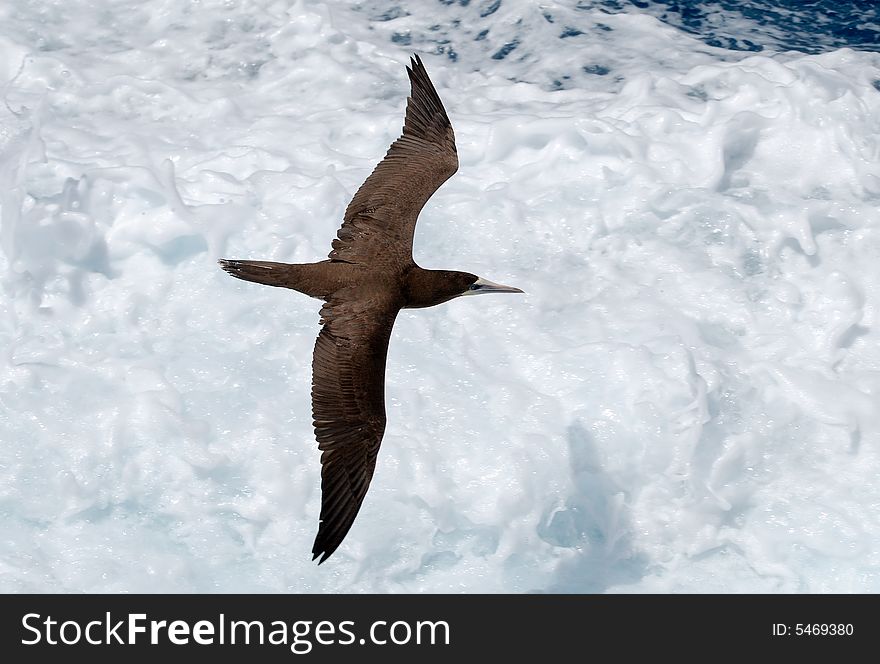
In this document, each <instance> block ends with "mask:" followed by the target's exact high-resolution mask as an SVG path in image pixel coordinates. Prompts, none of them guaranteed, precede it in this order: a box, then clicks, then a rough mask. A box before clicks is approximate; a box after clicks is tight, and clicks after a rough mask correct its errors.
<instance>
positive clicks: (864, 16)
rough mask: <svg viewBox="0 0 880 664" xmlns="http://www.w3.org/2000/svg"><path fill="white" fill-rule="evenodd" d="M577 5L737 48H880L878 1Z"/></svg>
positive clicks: (614, 0) (603, 0) (655, 0)
mask: <svg viewBox="0 0 880 664" xmlns="http://www.w3.org/2000/svg"><path fill="white" fill-rule="evenodd" d="M578 7H581V8H584V9H601V10H603V11H607V12H609V13H617V12H624V11H627V12H632V11H642V12H645V13H648V14H651V15H652V16H656V17H657V18H659V19H660V20H661V21H664V22H665V23H668V24H670V25H674V26H675V27H677V28H680V29H681V30H684V31H686V32H689V33H691V34H693V35H695V36H697V37H699V38H700V39H701V40H703V41H704V42H706V43H707V44H709V45H711V46H720V47H722V48H729V49H734V50H741V51H763V50H764V49H772V50H777V51H779V50H794V51H803V52H804V53H821V52H823V51H830V50H834V49H837V48H841V47H844V46H848V47H850V48H854V49H857V50H864V51H880V0H746V1H744V2H732V1H731V0H715V2H686V1H680V0H650V1H648V0H582V1H581V2H578Z"/></svg>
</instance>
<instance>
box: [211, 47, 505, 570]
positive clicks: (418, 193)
mask: <svg viewBox="0 0 880 664" xmlns="http://www.w3.org/2000/svg"><path fill="white" fill-rule="evenodd" d="M407 71H408V73H409V76H410V81H411V84H412V93H411V95H410V98H409V100H408V103H407V109H406V120H405V124H404V128H403V134H402V135H401V136H400V138H398V139H397V140H396V141H395V142H394V143H393V144H392V145H391V148H390V149H389V150H388V154H387V155H386V156H385V158H384V159H383V160H382V161H381V162H380V163H379V165H378V166H376V168H375V170H374V171H373V173H372V174H371V175H370V176H369V177H368V178H367V180H366V181H365V182H364V184H363V185H362V186H361V187H360V189H359V190H358V191H357V193H356V194H355V196H354V198H353V199H352V201H351V202H350V203H349V205H348V207H347V209H346V211H345V216H344V220H343V224H342V227H341V228H340V229H339V231H338V233H337V238H336V239H335V240H334V241H333V245H332V251H331V252H330V255H329V258H328V259H327V260H324V261H321V262H317V263H307V264H299V265H291V264H287V263H275V262H268V261H247V260H221V261H220V264H221V266H222V267H223V269H224V270H226V271H227V272H228V273H229V274H231V275H232V276H234V277H238V278H239V279H244V280H246V281H253V282H256V283H261V284H266V285H270V286H280V287H284V288H291V289H293V290H297V291H299V292H301V293H305V294H306V295H309V296H311V297H315V298H318V299H321V300H323V301H324V306H323V307H322V308H321V325H322V329H321V332H320V334H319V335H318V339H317V341H316V342H315V349H314V355H313V360H312V416H313V418H314V426H315V436H316V438H317V439H318V448H319V449H320V450H321V465H322V471H321V489H322V498H321V524H320V527H319V529H318V535H317V537H316V539H315V545H314V547H313V549H312V553H313V554H314V557H315V558H318V557H320V558H321V560H320V561H319V562H324V560H326V559H327V558H328V557H329V556H330V555H331V554H332V553H333V552H334V551H335V550H336V548H337V547H338V546H339V544H340V543H341V542H342V540H343V538H344V537H345V535H346V533H348V530H349V529H350V528H351V525H352V523H353V522H354V518H355V516H356V515H357V513H358V510H359V509H360V506H361V503H362V502H363V499H364V496H365V495H366V492H367V488H368V487H369V483H370V480H371V479H372V476H373V470H374V469H375V466H376V456H377V454H378V451H379V445H380V443H381V441H382V436H383V434H384V432H385V359H386V355H387V352H388V342H389V340H390V338H391V330H392V328H393V326H394V320H395V318H396V317H397V313H398V312H399V311H400V310H401V309H406V308H421V307H430V306H433V305H436V304H441V303H442V302H446V301H448V300H451V299H453V298H455V297H458V296H460V295H470V294H476V293H480V292H522V291H520V290H519V289H516V288H511V287H509V286H502V285H500V284H493V283H492V282H490V281H486V280H484V279H480V278H478V277H477V276H476V275H473V274H470V273H467V272H454V271H449V270H425V269H422V268H421V267H419V266H418V265H416V263H415V261H414V260H413V257H412V241H413V235H414V233H415V226H416V220H417V218H418V214H419V212H420V211H421V209H422V207H423V206H424V204H425V202H426V201H427V200H428V199H429V198H430V197H431V195H432V194H433V193H434V192H435V191H436V190H437V188H439V187H440V185H441V184H443V183H444V182H445V181H446V180H447V179H449V177H451V176H452V174H453V173H455V171H456V170H457V169H458V156H457V153H456V149H455V137H454V134H453V132H452V126H451V125H450V123H449V118H448V117H447V116H446V111H445V110H444V109H443V105H442V103H441V102H440V98H439V96H438V95H437V92H436V90H435V89H434V86H433V85H432V84H431V81H430V79H429V78H428V74H427V72H426V71H425V68H424V66H423V65H422V63H421V60H420V59H419V58H418V57H417V56H416V57H415V58H414V59H413V62H412V64H411V69H407Z"/></svg>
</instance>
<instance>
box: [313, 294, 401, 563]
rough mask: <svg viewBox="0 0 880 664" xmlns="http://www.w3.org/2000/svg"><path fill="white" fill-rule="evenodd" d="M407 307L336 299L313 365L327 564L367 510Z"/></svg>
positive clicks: (319, 551)
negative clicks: (397, 336)
mask: <svg viewBox="0 0 880 664" xmlns="http://www.w3.org/2000/svg"><path fill="white" fill-rule="evenodd" d="M398 310H399V307H398V306H396V304H393V303H391V302H388V301H382V300H376V299H369V298H366V299H362V298H352V299H350V300H349V299H346V298H345V297H344V296H343V297H337V296H334V297H333V298H331V299H330V301H329V302H327V304H325V305H324V306H323V307H322V309H321V323H322V325H323V326H324V327H323V329H322V330H321V333H320V334H319V335H318V340H317V342H315V353H314V357H313V360H312V417H313V418H314V425H315V436H316V437H317V439H318V449H320V450H321V523H320V525H319V527H318V535H317V537H316V538H315V545H314V547H313V548H312V554H314V558H318V557H320V558H321V559H320V560H319V561H318V562H319V564H320V563H322V562H324V561H325V560H326V559H327V558H328V557H329V556H330V555H331V554H332V553H333V552H334V551H335V550H336V549H337V547H338V546H339V545H340V543H341V542H342V540H343V538H344V537H345V535H346V534H347V533H348V531H349V529H350V528H351V524H352V523H353V522H354V518H355V516H357V513H358V510H359V509H360V507H361V503H362V502H363V500H364V496H365V495H366V493H367V488H368V487H369V485H370V480H371V479H372V478H373V470H374V469H375V467H376V455H377V454H378V452H379V444H380V443H381V442H382V434H383V433H384V432H385V358H386V355H387V352H388V341H389V339H390V338H391V329H392V327H393V326H394V319H395V317H396V316H397V312H398Z"/></svg>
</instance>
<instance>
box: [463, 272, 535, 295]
mask: <svg viewBox="0 0 880 664" xmlns="http://www.w3.org/2000/svg"><path fill="white" fill-rule="evenodd" d="M467 276H468V278H469V279H470V281H469V283H468V284H467V288H465V290H464V291H463V292H461V293H459V295H479V294H480V293H522V292H523V291H522V290H520V289H519V288H514V287H513V286H505V285H504V284H496V283H495V282H494V281H489V280H488V279H483V278H482V277H478V276H477V275H475V274H468V275H467Z"/></svg>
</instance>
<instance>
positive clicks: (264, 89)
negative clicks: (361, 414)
mask: <svg viewBox="0 0 880 664" xmlns="http://www.w3.org/2000/svg"><path fill="white" fill-rule="evenodd" d="M878 34H880V21H878V11H877V8H876V5H875V3H870V2H849V3H840V2H834V3H831V2H802V3H795V2H777V3H771V2H744V3H733V2H726V0H725V1H719V2H715V3H711V4H706V5H702V4H696V3H684V2H656V3H654V2H650V3H649V2H636V1H635V0H632V1H631V2H624V1H622V0H621V1H619V2H611V1H607V2H603V1H596V2H574V1H571V2H561V1H558V2H554V1H550V0H547V1H545V2H541V3H537V2H532V1H529V0H474V1H472V2H468V1H467V0H457V1H453V0H443V1H437V2H434V1H427V0H424V1H422V2H408V3H400V2H394V1H388V0H384V1H383V0H364V1H363V2H355V3H347V2H330V3H324V2H317V1H311V0H274V1H272V0H259V1H258V0H222V1H220V0H201V1H192V2H180V1H174V2H172V1H171V0H151V1H150V2H147V3H143V2H135V1H134V0H68V1H66V2H60V1H50V0H44V1H42V2H37V1H21V2H15V3H12V2H6V3H2V4H0V100H2V103H0V287H2V293H0V348H2V349H3V356H2V362H0V531H2V533H3V534H2V537H0V590H2V591H4V592H220V591H223V592H394V593H406V592H452V593H458V592H492V593H498V592H510V593H513V592H614V593H622V592H625V593H629V592H855V593H859V592H880V546H878V537H880V516H878V515H880V512H878V510H877V505H878V504H880V485H878V483H877V481H876V478H877V475H878V470H880V409H878V405H880V404H878V401H880V320H878V307H880V268H878V263H877V256H878V255H880V214H878V204H880V53H878V51H880V48H878ZM414 52H416V53H420V54H422V57H423V59H424V61H425V64H426V66H427V68H428V70H429V72H430V74H431V76H432V79H433V81H434V83H435V85H436V87H437V89H438V91H439V93H440V96H441V98H442V99H443V101H444V103H445V106H446V108H447V110H448V112H449V115H450V117H451V119H452V122H453V126H454V127H455V132H456V136H457V141H458V149H459V154H460V159H461V168H460V170H459V172H458V174H456V175H455V176H454V177H453V178H452V179H451V180H450V181H449V182H448V183H447V184H445V185H444V186H443V187H442V188H441V189H440V191H439V192H438V193H437V194H436V195H435V196H434V197H433V198H432V199H431V201H430V202H429V203H428V205H427V206H426V208H425V210H424V211H423V213H422V215H421V219H420V222H419V226H418V229H417V234H416V240H415V257H416V260H417V261H418V262H419V263H420V264H421V265H423V266H425V267H431V268H440V267H443V268H450V269H461V270H467V271H470V272H474V273H477V274H479V275H481V276H484V277H486V278H488V279H492V280H494V281H500V282H502V283H509V284H513V285H515V286H519V287H521V288H523V289H524V290H525V291H526V295H525V296H496V297H491V296H486V297H482V298H463V299H461V300H458V301H453V302H450V303H448V304H445V305H442V306H440V307H436V308H433V309H426V310H419V311H404V312H402V314H401V315H400V316H399V318H398V321H397V324H396V327H395V331H394V335H393V337H392V341H391V349H390V352H389V359H388V375H387V387H386V396H387V403H388V428H387V432H386V435H385V439H384V443H383V446H382V449H381V452H380V457H379V463H378V466H377V470H376V475H375V477H374V479H373V483H372V486H371V489H370V492H369V493H368V495H367V499H366V501H365V503H364V505H363V508H362V510H361V513H360V515H359V517H358V519H357V521H356V522H355V525H354V527H353V528H352V530H351V532H350V533H349V535H348V537H347V538H346V540H345V542H344V543H343V545H342V547H341V548H340V549H339V551H337V553H336V554H335V555H334V556H333V557H332V558H331V559H330V560H329V561H328V562H327V563H325V564H324V565H322V566H320V567H318V566H316V565H315V564H314V563H312V562H311V555H310V550H311V545H312V541H313V538H314V534H315V531H316V527H317V520H318V513H319V507H320V490H319V483H320V468H319V460H318V453H317V450H316V444H315V442H314V438H313V433H312V427H311V421H310V419H311V418H310V405H309V381H310V362H311V350H312V346H313V343H314V338H315V336H316V333H317V330H318V324H317V321H318V309H319V306H320V303H318V302H316V301H315V300H311V299H309V298H307V297H305V296H302V295H299V294H297V293H293V292H290V291H285V290H281V289H272V288H268V287H261V286H257V285H255V284H247V283H243V282H240V281H236V280H233V279H231V278H229V277H228V276H227V275H226V274H224V273H223V272H222V271H221V270H220V269H219V268H218V267H217V265H216V262H215V261H216V259H217V258H221V257H228V258H257V259H269V260H280V261H288V262H307V261H313V260H320V259H322V258H323V257H325V256H326V253H327V252H328V251H329V244H330V241H331V239H332V238H333V237H334V234H335V231H336V229H337V228H338V226H339V223H340V220H341V218H342V213H343V210H344V208H345V206H346V204H347V202H348V200H349V198H350V196H351V195H352V194H353V193H354V191H355V190H356V189H357V187H358V186H359V185H360V183H361V182H362V181H363V179H364V178H365V177H366V176H367V175H368V174H369V172H370V170H371V169H372V167H373V165H374V164H375V163H376V161H377V160H378V159H379V158H381V156H382V155H384V152H385V150H386V149H387V146H388V145H389V143H390V142H391V141H392V140H393V139H394V138H396V136H397V135H398V133H399V130H400V126H401V124H402V118H403V109H404V104H405V97H406V95H407V93H408V83H407V79H406V75H405V72H404V68H403V67H404V64H405V63H406V62H407V61H408V58H409V56H410V54H411V53H414Z"/></svg>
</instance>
